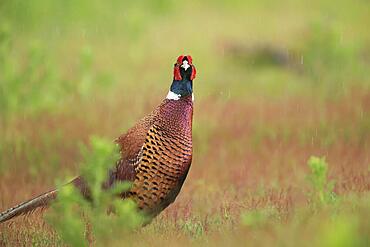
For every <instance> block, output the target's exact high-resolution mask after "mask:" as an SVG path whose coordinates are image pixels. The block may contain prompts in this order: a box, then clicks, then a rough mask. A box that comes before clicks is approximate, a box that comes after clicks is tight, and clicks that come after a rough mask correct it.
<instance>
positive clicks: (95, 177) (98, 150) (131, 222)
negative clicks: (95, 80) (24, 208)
mask: <svg viewBox="0 0 370 247" xmlns="http://www.w3.org/2000/svg"><path fill="white" fill-rule="evenodd" d="M91 149H92V150H91V151H89V149H88V148H86V147H85V146H82V147H81V150H82V154H83V157H84V162H83V164H82V165H83V168H82V171H81V173H82V177H83V178H84V179H85V180H86V182H87V184H88V187H89V189H90V192H91V199H90V200H89V201H87V200H86V199H85V198H83V197H82V195H81V194H80V193H79V192H78V191H77V189H76V188H75V187H74V186H73V185H67V186H59V187H60V192H59V194H58V197H57V201H56V203H55V204H54V205H52V211H51V213H49V215H48V220H49V222H50V223H51V224H52V225H53V226H54V228H55V229H56V231H57V232H58V234H59V235H60V237H61V239H62V240H63V241H64V242H65V243H66V244H68V245H70V246H87V242H88V241H90V242H91V241H94V242H95V243H96V244H97V245H98V246H103V245H104V243H106V241H108V240H109V239H112V237H113V236H116V235H122V234H124V233H125V232H127V230H130V229H134V228H136V227H138V226H140V225H142V224H143V223H144V222H145V217H144V216H143V215H142V214H141V213H140V212H139V211H138V210H137V207H136V204H135V203H134V202H133V201H131V200H122V199H120V197H119V196H118V194H120V193H122V192H124V191H126V190H127V189H128V188H129V187H130V184H128V183H122V184H117V185H115V186H114V187H113V188H112V189H108V190H105V189H104V188H103V186H102V185H103V183H104V181H106V179H107V175H108V171H109V169H110V168H112V165H114V164H115V161H116V160H117V158H118V157H117V155H116V154H118V152H117V150H116V149H115V148H114V145H113V144H112V143H111V142H109V141H106V140H103V139H100V138H97V137H93V138H92V139H91ZM85 229H87V230H85Z"/></svg>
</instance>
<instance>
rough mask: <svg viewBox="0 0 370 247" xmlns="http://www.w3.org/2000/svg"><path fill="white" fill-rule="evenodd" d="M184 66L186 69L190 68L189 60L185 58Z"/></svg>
mask: <svg viewBox="0 0 370 247" xmlns="http://www.w3.org/2000/svg"><path fill="white" fill-rule="evenodd" d="M181 67H182V68H184V69H185V71H186V70H187V69H188V68H190V65H189V62H188V61H187V60H184V61H183V62H182V65H181Z"/></svg>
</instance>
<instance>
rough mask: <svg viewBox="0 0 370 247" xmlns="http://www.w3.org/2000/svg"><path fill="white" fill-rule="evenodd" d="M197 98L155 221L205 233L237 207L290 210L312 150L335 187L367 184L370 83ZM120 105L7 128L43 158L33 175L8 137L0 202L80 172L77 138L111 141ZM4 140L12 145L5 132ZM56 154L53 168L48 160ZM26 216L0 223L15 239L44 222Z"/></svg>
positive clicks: (302, 191) (303, 190)
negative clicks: (323, 91)
mask: <svg viewBox="0 0 370 247" xmlns="http://www.w3.org/2000/svg"><path fill="white" fill-rule="evenodd" d="M323 102H325V103H323ZM107 107H110V106H107ZM195 107H196V109H195V115H194V118H195V120H194V121H195V122H194V123H195V129H194V151H195V154H194V162H193V165H192V168H191V170H190V173H189V176H188V178H187V180H186V182H185V184H184V187H183V189H182V192H181V193H180V195H179V197H178V199H177V201H176V203H175V204H174V205H173V206H171V207H170V208H168V209H167V210H166V211H165V212H163V213H162V215H161V216H160V217H159V218H158V219H157V220H156V223H158V222H162V221H170V222H173V223H174V224H175V225H177V222H178V221H186V220H187V219H191V218H194V217H195V218H198V219H199V220H200V221H201V222H202V225H203V227H204V229H205V231H206V232H207V231H208V229H209V228H211V227H212V224H213V223H212V222H213V218H214V217H215V216H217V215H220V217H221V218H222V219H223V220H225V218H228V217H231V219H232V221H233V222H234V221H235V222H237V221H238V220H237V219H238V215H239V214H240V212H241V211H245V210H251V209H258V208H264V207H267V206H273V207H275V208H276V209H277V210H278V211H279V212H281V213H282V215H286V216H287V217H288V216H289V214H290V213H291V212H292V211H294V210H295V209H296V208H298V207H300V206H302V205H305V204H306V203H307V190H308V183H307V180H306V175H307V172H308V167H307V160H308V158H309V157H310V156H311V155H317V156H325V157H326V160H327V162H328V164H329V179H334V180H335V181H336V186H335V192H336V193H337V194H339V195H343V194H348V193H352V192H356V193H357V194H361V193H365V192H368V191H369V190H370V174H369V171H368V165H369V163H370V157H369V155H370V153H369V150H370V136H369V129H368V128H369V126H368V124H369V117H370V94H369V93H368V92H362V91H355V90H354V91H352V92H351V93H350V94H348V95H346V96H344V97H342V98H339V99H334V100H326V101H322V100H321V101H315V99H314V98H309V97H308V98H289V99H285V100H276V99H275V100H268V99H265V98H263V99H259V100H249V101H248V100H247V101H237V100H233V101H228V102H219V101H215V99H212V98H210V99H206V100H200V101H199V102H196V106H195ZM120 111H121V109H119V108H115V109H114V108H113V110H110V111H109V112H106V111H104V110H103V107H102V108H99V107H98V108H96V107H95V108H93V107H91V108H88V109H86V112H89V113H91V114H92V115H89V116H88V117H87V119H85V117H82V116H80V115H79V114H75V113H73V112H72V111H71V112H69V113H66V114H65V115H58V116H54V115H45V116H43V117H41V118H39V119H37V120H29V121H24V120H19V121H17V122H16V123H14V124H13V125H12V127H9V128H8V131H9V133H14V137H15V138H16V137H19V136H23V137H24V138H25V140H24V143H27V145H29V146H32V147H33V148H34V149H35V148H36V147H37V148H39V149H40V150H41V152H42V153H43V149H45V153H44V154H45V159H44V161H43V162H42V166H41V165H40V168H39V170H38V175H37V176H32V175H31V173H30V172H29V167H28V165H29V160H28V157H27V152H26V150H24V149H21V150H20V151H19V152H18V153H17V151H16V150H15V146H12V147H11V148H10V149H7V152H5V153H4V152H3V153H2V155H6V156H7V157H6V158H3V162H5V161H6V162H7V163H9V164H10V165H9V166H7V167H6V168H5V169H4V170H3V171H2V173H1V175H0V194H1V198H0V209H1V210H2V209H5V208H7V207H9V206H11V205H13V204H16V203H18V202H20V201H22V200H24V199H26V198H29V197H31V196H32V195H36V194H38V193H40V192H42V191H45V190H46V189H49V188H50V187H52V186H53V183H54V180H55V179H56V178H63V176H64V175H65V174H66V173H65V172H66V170H69V172H68V174H74V173H75V172H77V166H76V164H77V163H78V161H79V159H80V157H79V152H78V149H76V147H77V143H78V142H79V141H80V140H85V141H86V140H87V139H88V136H89V135H90V134H99V135H103V136H104V135H105V136H109V137H111V138H112V140H113V137H114V136H115V135H117V134H119V133H117V132H116V130H117V129H122V128H121V127H122V126H120V121H121V120H122V119H125V116H128V115H129V112H120ZM99 119H107V121H99ZM127 127H128V126H127ZM57 131H60V137H59V138H57V139H56V140H50V141H49V142H46V140H45V138H44V137H45V135H43V134H42V133H46V132H50V133H55V132H57ZM105 131H106V132H105ZM54 137H55V136H54ZM9 143H10V144H12V145H14V143H13V142H12V140H11V139H10V140H9ZM27 145H26V146H25V147H27ZM50 152H53V154H51V153H50ZM53 155H54V156H53ZM55 156H56V157H58V158H59V159H60V162H59V164H60V168H57V167H54V168H53V167H51V168H47V166H48V163H47V162H49V161H52V160H53V157H55ZM44 166H45V167H46V168H45V167H44ZM25 219H27V218H20V219H17V220H15V221H14V223H10V224H4V225H1V226H0V231H1V232H2V231H4V230H5V231H7V232H8V233H10V237H11V238H12V239H13V238H14V241H15V242H17V241H18V243H22V242H23V241H24V240H25V238H27V234H23V235H18V233H19V232H21V231H22V230H21V229H22V227H23V226H25V227H28V226H29V225H30V224H32V227H33V228H35V229H40V228H43V229H48V228H47V227H46V226H44V223H43V220H42V219H41V218H40V217H39V216H38V215H37V214H36V215H35V216H32V217H31V218H29V219H27V220H26V223H24V222H23V221H24V220H25ZM27 221H30V223H27ZM156 223H154V224H156ZM20 226H21V227H20ZM48 231H49V230H48ZM17 239H18V240H17Z"/></svg>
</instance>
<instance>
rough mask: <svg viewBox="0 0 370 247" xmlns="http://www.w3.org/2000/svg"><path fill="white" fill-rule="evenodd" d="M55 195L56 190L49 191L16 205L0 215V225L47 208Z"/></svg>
mask: <svg viewBox="0 0 370 247" xmlns="http://www.w3.org/2000/svg"><path fill="white" fill-rule="evenodd" d="M56 195H57V190H51V191H49V192H46V193H43V194H41V195H39V196H37V197H35V198H33V199H31V200H28V201H26V202H23V203H21V204H18V205H16V206H14V207H12V208H9V209H8V210H6V211H4V212H2V213H0V223H1V222H4V221H7V220H10V219H11V218H13V217H16V216H19V215H22V214H26V213H30V212H32V211H33V210H35V209H37V208H43V207H47V206H48V205H49V203H50V202H51V201H52V200H54V199H55V197H56Z"/></svg>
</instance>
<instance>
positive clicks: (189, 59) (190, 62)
mask: <svg viewBox="0 0 370 247" xmlns="http://www.w3.org/2000/svg"><path fill="white" fill-rule="evenodd" d="M186 58H187V59H188V62H189V64H193V58H192V57H191V56H190V55H187V56H186Z"/></svg>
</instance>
